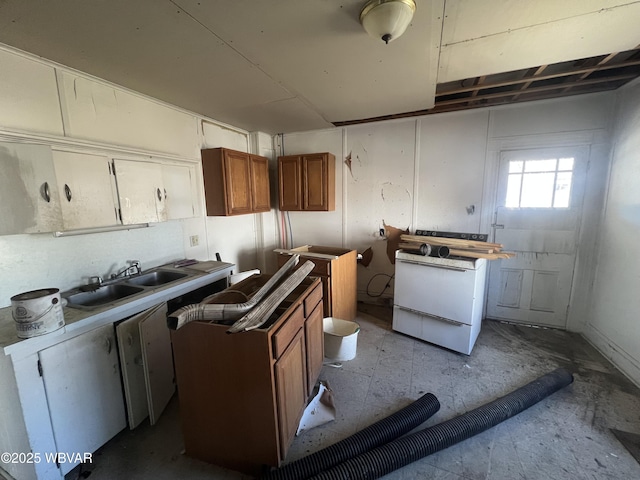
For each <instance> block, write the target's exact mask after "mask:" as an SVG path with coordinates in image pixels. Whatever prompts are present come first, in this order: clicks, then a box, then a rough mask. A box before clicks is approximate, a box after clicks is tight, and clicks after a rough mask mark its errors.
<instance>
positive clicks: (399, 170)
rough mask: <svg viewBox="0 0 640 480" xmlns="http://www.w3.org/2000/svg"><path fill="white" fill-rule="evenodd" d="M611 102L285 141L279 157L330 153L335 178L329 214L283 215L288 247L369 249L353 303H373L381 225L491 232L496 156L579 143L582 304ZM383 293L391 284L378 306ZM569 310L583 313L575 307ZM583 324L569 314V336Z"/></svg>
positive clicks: (383, 260) (378, 285) (498, 111)
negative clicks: (584, 174) (585, 167)
mask: <svg viewBox="0 0 640 480" xmlns="http://www.w3.org/2000/svg"><path fill="white" fill-rule="evenodd" d="M612 104H613V94H611V93H604V94H596V95H588V96H581V97H569V98H564V99H558V100H551V101H541V102H532V103H524V104H517V105H511V106H505V107H495V108H490V109H478V110H470V111H464V112H454V113H446V114H439V115H432V116H424V117H418V118H413V119H402V120H393V121H387V122H379V123H371V124H363V125H355V126H350V127H345V128H336V129H330V130H320V131H312V132H299V133H295V134H287V135H284V138H283V143H284V153H285V154H287V155H290V154H299V153H312V152H323V151H329V152H331V153H333V154H334V155H335V156H336V171H337V172H338V175H337V177H338V180H337V182H336V183H337V185H336V186H337V188H336V197H337V202H336V211H335V212H327V213H325V212H321V213H316V212H313V213H300V212H291V214H290V218H291V225H292V229H293V237H294V243H295V244H296V245H301V244H307V243H309V244H316V245H328V246H344V247H348V248H354V249H356V250H358V251H359V252H362V251H364V250H365V249H366V248H369V247H370V248H371V249H372V251H373V260H372V262H371V264H370V265H369V266H368V267H364V266H362V265H360V266H359V267H358V292H359V299H360V300H362V301H369V302H376V301H377V300H376V297H375V296H376V295H378V294H380V293H381V292H382V291H383V290H384V288H385V286H386V284H387V282H388V278H389V276H390V275H393V272H394V266H393V265H392V263H391V261H390V259H389V257H388V252H387V242H386V241H385V239H384V238H381V237H380V235H379V233H378V232H379V229H380V228H382V227H383V225H385V224H386V225H390V226H393V227H396V228H399V229H402V230H404V229H407V228H408V229H409V230H410V231H411V232H413V231H414V230H415V229H417V228H420V229H437V230H449V231H464V232H476V233H491V223H492V218H493V211H494V202H495V200H496V199H495V187H496V181H497V172H498V170H497V169H498V161H499V158H500V151H502V150H510V149H526V148H534V147H544V146H574V145H583V146H587V147H588V148H589V151H590V155H589V160H590V164H591V166H590V173H589V176H588V182H589V193H588V195H587V196H586V198H585V211H586V213H585V216H584V219H585V221H584V228H583V231H582V232H581V245H580V249H579V253H578V258H579V260H578V262H579V269H580V270H579V275H577V276H576V281H575V282H574V297H575V298H578V299H581V300H583V299H584V298H585V296H586V295H587V294H588V287H589V285H590V279H591V278H592V277H590V275H591V273H590V272H592V271H593V265H594V258H595V257H594V253H593V252H594V249H595V240H594V238H595V235H594V232H595V231H597V223H598V219H599V211H600V205H601V204H602V195H603V191H604V185H605V175H603V172H606V170H607V168H608V150H609V143H608V142H609V129H610V122H611V113H612ZM347 158H350V160H351V168H349V167H348V166H347V165H346V164H345V160H346V159H347ZM471 206H473V207H474V208H473V213H468V211H467V207H471ZM507 248H508V246H507ZM585 292H586V293H585ZM392 294H393V282H392V283H391V288H389V289H386V290H384V293H383V295H382V298H384V297H390V296H391V295H392ZM572 308H574V307H573V306H572ZM575 310H576V311H577V312H580V313H582V312H583V310H584V304H583V302H580V303H579V304H578V305H576V306H575ZM583 321H584V316H583V315H576V314H573V313H571V314H570V318H569V329H571V330H578V331H579V330H581V328H582V324H583Z"/></svg>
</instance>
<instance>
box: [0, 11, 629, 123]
mask: <svg viewBox="0 0 640 480" xmlns="http://www.w3.org/2000/svg"><path fill="white" fill-rule="evenodd" d="M365 3H366V2H365V0H342V1H340V0H304V1H301V0H270V1H267V0H260V1H257V0H216V1H211V0H209V1H207V0H135V1H132V0H48V1H44V2H43V1H36V0H0V42H2V43H5V44H8V45H12V46H14V47H17V48H20V49H22V50H26V51H28V52H31V53H34V54H37V55H40V56H42V57H45V58H48V59H51V60H54V61H56V62H59V63H62V64H64V65H67V66H70V67H73V68H76V69H78V70H81V71H84V72H87V73H90V74H93V75H95V76H98V77H101V78H104V79H106V80H109V81H111V82H114V83H116V84H119V85H122V86H125V87H127V88H130V89H132V90H136V91H139V92H141V93H144V94H147V95H150V96H152V97H156V98H158V99H161V100H164V101H166V102H169V103H172V104H175V105H178V106H181V107H183V108H186V109H188V110H191V111H194V112H197V113H200V114H203V115H206V116H208V117H211V118H214V119H217V120H220V121H223V122H226V123H229V124H231V125H234V126H237V127H241V128H244V129H246V130H249V131H255V130H260V131H263V132H267V133H281V132H292V131H301V130H310V129H317V128H324V127H329V126H331V122H341V121H349V120H357V119H362V118H371V117H377V116H383V115H393V114H399V113H404V112H410V111H417V110H424V109H427V108H431V107H432V106H433V104H434V93H435V86H436V83H443V82H449V81H452V80H459V79H463V78H469V77H475V76H480V75H487V74H493V73H499V72H505V71H510V70H517V69H521V68H528V67H532V66H537V65H544V64H548V63H556V62H560V61H566V60H574V59H578V58H584V57H590V56H596V55H601V54H607V53H610V52H619V51H623V50H629V49H632V48H635V47H637V46H638V45H639V44H640V28H639V27H638V25H640V0H638V1H628V0H627V1H624V0H600V1H596V0H563V1H558V0H528V1H527V0H417V11H416V15H415V16H414V19H413V22H412V25H411V26H410V27H409V29H408V30H407V32H406V33H405V34H404V35H403V36H402V37H401V38H399V39H397V40H396V41H394V42H391V43H390V44H389V45H385V44H384V43H382V42H381V41H379V40H376V39H373V38H371V37H369V36H368V35H367V34H366V33H365V32H364V30H363V29H362V27H361V26H360V24H359V20H358V16H359V12H360V10H361V8H362V6H363V5H364V4H365ZM0 67H1V66H0Z"/></svg>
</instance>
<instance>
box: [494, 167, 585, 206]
mask: <svg viewBox="0 0 640 480" xmlns="http://www.w3.org/2000/svg"><path fill="white" fill-rule="evenodd" d="M573 164H574V159H573V158H560V159H557V158H543V159H536V160H525V161H522V160H512V161H510V162H509V176H508V179H507V196H506V203H505V206H506V207H509V208H568V207H569V203H570V199H571V181H572V179H573V175H572V170H573Z"/></svg>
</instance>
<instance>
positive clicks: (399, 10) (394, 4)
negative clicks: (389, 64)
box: [360, 0, 416, 43]
mask: <svg viewBox="0 0 640 480" xmlns="http://www.w3.org/2000/svg"><path fill="white" fill-rule="evenodd" d="M415 11H416V2H415V1H414V0H369V1H368V2H367V4H366V5H365V6H364V8H363V9H362V11H361V12H360V23H362V26H363V27H364V29H365V30H366V31H367V33H368V34H369V35H371V36H372V37H375V38H380V39H382V41H383V42H384V43H389V42H391V41H393V40H395V39H396V38H398V37H399V36H400V35H402V34H403V33H404V31H405V30H406V29H407V27H408V26H409V23H411V19H412V18H413V13H414V12H415Z"/></svg>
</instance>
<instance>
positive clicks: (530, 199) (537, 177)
mask: <svg viewBox="0 0 640 480" xmlns="http://www.w3.org/2000/svg"><path fill="white" fill-rule="evenodd" d="M553 177H554V174H553V173H532V174H529V175H524V177H523V178H522V195H521V197H520V206H521V207H522V208H545V207H546V208H548V207H550V206H551V201H552V198H553Z"/></svg>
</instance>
